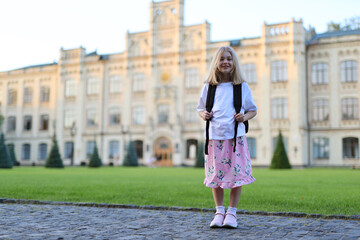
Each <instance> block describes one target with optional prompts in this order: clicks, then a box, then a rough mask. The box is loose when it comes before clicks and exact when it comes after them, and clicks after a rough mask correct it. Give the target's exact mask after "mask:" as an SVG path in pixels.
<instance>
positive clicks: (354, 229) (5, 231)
mask: <svg viewBox="0 0 360 240" xmlns="http://www.w3.org/2000/svg"><path fill="white" fill-rule="evenodd" d="M212 217H213V213H209V212H203V213H202V212H192V211H160V210H144V209H123V208H96V207H79V206H59V205H31V204H0V239H21V240H23V239H64V240H66V239H239V238H244V239H280V238H283V239H297V238H303V239H360V221H358V220H339V219H321V218H295V217H280V216H260V215H245V214H239V215H238V223H239V227H238V228H237V229H210V228H209V223H210V221H211V219H212Z"/></svg>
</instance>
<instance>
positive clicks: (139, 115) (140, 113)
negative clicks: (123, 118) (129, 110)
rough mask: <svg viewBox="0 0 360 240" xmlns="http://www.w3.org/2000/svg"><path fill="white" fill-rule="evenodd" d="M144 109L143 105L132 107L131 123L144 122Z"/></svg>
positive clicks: (138, 123)
mask: <svg viewBox="0 0 360 240" xmlns="http://www.w3.org/2000/svg"><path fill="white" fill-rule="evenodd" d="M144 111H145V109H144V107H143V106H136V107H134V108H133V124H134V125H140V124H145V112H144Z"/></svg>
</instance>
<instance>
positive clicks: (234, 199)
mask: <svg viewBox="0 0 360 240" xmlns="http://www.w3.org/2000/svg"><path fill="white" fill-rule="evenodd" d="M241 188H242V187H241V186H240V187H237V188H232V189H231V191H230V207H233V208H236V207H237V205H238V203H239V200H240V195H241Z"/></svg>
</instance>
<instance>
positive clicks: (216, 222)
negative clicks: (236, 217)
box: [210, 212, 225, 228]
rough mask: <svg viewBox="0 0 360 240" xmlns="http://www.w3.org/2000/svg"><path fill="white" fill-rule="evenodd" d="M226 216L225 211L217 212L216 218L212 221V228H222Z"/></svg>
mask: <svg viewBox="0 0 360 240" xmlns="http://www.w3.org/2000/svg"><path fill="white" fill-rule="evenodd" d="M224 218H225V214H223V213H220V212H218V213H215V217H214V219H213V220H212V221H211V223H210V227H211V228H221V227H222V226H223V221H224Z"/></svg>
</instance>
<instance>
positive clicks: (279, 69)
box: [271, 60, 288, 82]
mask: <svg viewBox="0 0 360 240" xmlns="http://www.w3.org/2000/svg"><path fill="white" fill-rule="evenodd" d="M271 80H272V82H286V81H287V80H288V72H287V62H286V61H285V60H276V61H273V62H272V64H271Z"/></svg>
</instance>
